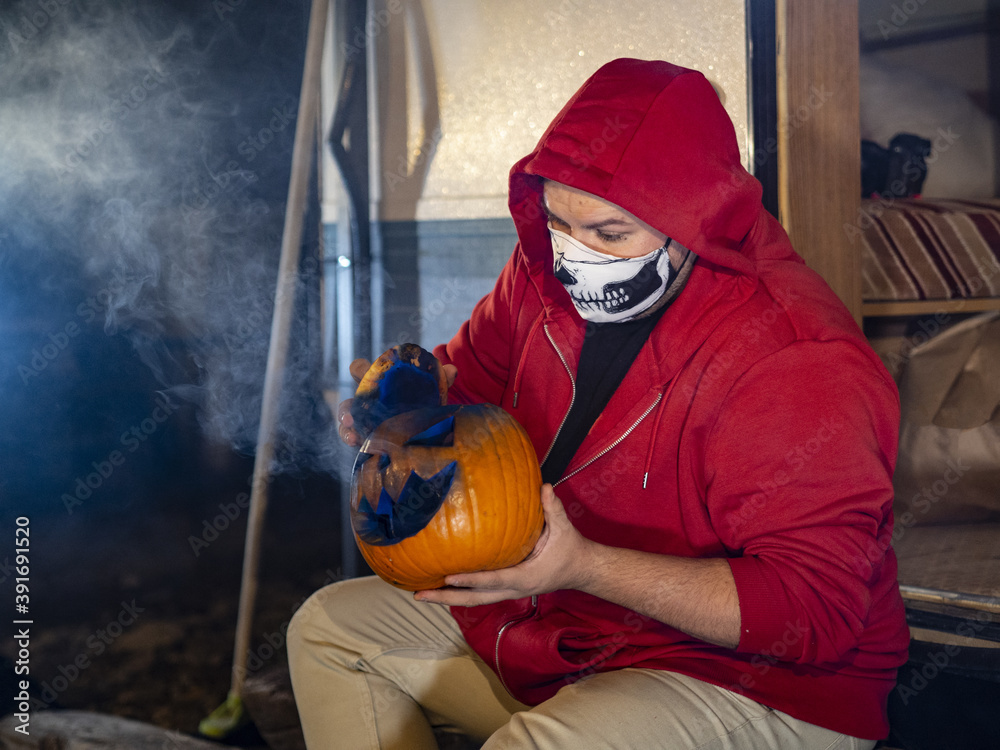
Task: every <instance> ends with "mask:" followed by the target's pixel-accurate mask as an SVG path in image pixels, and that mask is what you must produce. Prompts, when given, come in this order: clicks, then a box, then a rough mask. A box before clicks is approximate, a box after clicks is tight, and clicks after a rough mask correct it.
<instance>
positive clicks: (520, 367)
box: [511, 313, 545, 409]
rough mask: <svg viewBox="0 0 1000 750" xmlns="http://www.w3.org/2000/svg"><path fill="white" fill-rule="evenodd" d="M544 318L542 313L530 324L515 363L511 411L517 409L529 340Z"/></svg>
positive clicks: (529, 347)
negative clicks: (519, 355) (518, 357)
mask: <svg viewBox="0 0 1000 750" xmlns="http://www.w3.org/2000/svg"><path fill="white" fill-rule="evenodd" d="M544 318H545V314H544V313H541V314H539V316H538V317H537V318H535V322H534V323H532V324H531V328H530V329H528V338H527V339H526V340H525V342H524V346H522V347H521V357H520V359H518V361H517V369H516V370H515V371H514V397H513V401H512V402H511V408H512V409H516V408H517V398H518V394H519V392H520V390H521V376H522V373H523V372H524V369H525V366H526V363H527V360H528V352H529V351H531V340H532V339H533V338H534V337H535V334H536V333H537V332H538V329H539V328H540V327H541V325H542V320H543V319H544Z"/></svg>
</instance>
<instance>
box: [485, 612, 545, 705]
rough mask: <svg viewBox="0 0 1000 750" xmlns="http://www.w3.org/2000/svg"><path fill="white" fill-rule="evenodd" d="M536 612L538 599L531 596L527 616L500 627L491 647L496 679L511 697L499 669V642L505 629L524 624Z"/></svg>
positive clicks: (509, 621)
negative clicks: (520, 623) (497, 678)
mask: <svg viewBox="0 0 1000 750" xmlns="http://www.w3.org/2000/svg"><path fill="white" fill-rule="evenodd" d="M537 611H538V597H537V596H535V595H532V597H531V611H530V612H528V613H527V614H524V615H521V616H520V617H515V618H514V619H513V620H508V621H507V622H505V623H504V624H503V625H502V626H501V628H500V630H498V631H497V641H496V645H495V646H494V647H493V663H494V664H496V667H497V677H499V678H500V684H501V685H503V689H504V690H506V691H507V692H508V693H510V694H511V695H514V694H513V693H511V692H510V688H509V687H507V681H506V680H505V679H504V677H503V670H502V669H501V668H500V641H501V640H502V639H503V634H504V633H506V632H507V628H509V627H510V626H511V625H516V624H517V623H519V622H524V621H525V620H527V619H530V618H532V617H534V616H535V612H537Z"/></svg>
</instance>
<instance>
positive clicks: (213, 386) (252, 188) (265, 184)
mask: <svg viewBox="0 0 1000 750" xmlns="http://www.w3.org/2000/svg"><path fill="white" fill-rule="evenodd" d="M307 22H308V4H307V3H303V2H301V0H300V1H298V2H293V0H281V1H277V2H267V3H263V2H258V3H252V2H247V1H245V0H220V1H218V2H214V3H205V2H188V3H185V2H174V3H169V4H167V3H162V2H156V1H154V0H148V1H142V0H132V1H129V0H23V1H22V2H14V3H6V4H5V5H4V7H3V9H2V10H0V91H2V92H3V100H2V101H3V103H2V106H0V165H2V170H0V224H2V226H3V231H2V232H0V259H6V260H9V257H10V256H18V263H17V266H18V267H19V268H30V269H32V271H33V273H32V277H33V278H34V279H37V283H40V284H42V285H43V286H44V287H46V288H49V289H60V288H62V289H65V290H66V293H67V294H70V295H73V294H75V295H77V296H78V297H79V304H78V305H77V307H76V311H77V314H78V315H79V316H81V318H82V319H83V320H89V319H92V318H97V319H98V323H96V324H97V325H103V327H104V330H105V332H106V333H107V334H108V335H120V336H125V337H127V338H128V340H129V341H130V342H131V343H132V345H133V347H134V348H135V351H136V352H137V354H138V356H139V357H140V358H141V359H142V361H143V362H144V363H146V364H147V365H148V366H149V367H150V368H151V370H152V372H153V373H154V374H155V376H156V377H157V379H158V380H159V381H160V382H161V383H162V384H163V386H164V388H165V390H166V391H167V392H168V393H169V394H171V395H173V396H176V397H178V398H184V399H188V400H192V401H195V402H196V403H197V404H198V406H199V419H200V420H201V422H202V424H203V427H204V429H205V431H206V434H207V435H208V436H209V437H210V438H211V439H212V440H215V441H227V442H228V443H230V444H231V445H233V446H234V447H235V448H237V449H238V450H244V451H249V450H252V449H253V447H254V442H255V440H256V437H257V428H258V423H259V414H260V405H261V391H262V385H263V374H264V368H265V362H266V357H267V349H268V339H269V333H270V324H271V317H272V307H273V299H274V288H275V276H276V271H277V263H278V256H279V253H280V243H281V231H282V225H283V222H284V200H285V194H286V191H287V187H288V174H289V165H290V161H291V145H292V142H293V139H294V129H295V124H296V123H295V116H296V110H297V96H298V88H299V83H300V79H301V70H302V53H303V50H304V40H305V32H306V25H307ZM306 237H307V240H310V235H309V233H308V231H307V234H306ZM317 246H318V238H317V237H316V236H315V235H313V236H312V237H311V244H310V245H309V246H308V247H307V253H306V262H305V263H304V264H303V273H302V274H301V276H300V279H299V289H298V292H299V294H298V299H299V300H300V302H299V304H298V306H297V315H298V319H297V320H296V321H295V322H294V323H293V327H292V330H293V337H294V339H295V341H294V344H293V347H292V351H291V352H290V356H289V365H288V370H287V372H286V381H285V396H284V401H283V403H282V421H281V425H280V432H281V433H282V435H283V439H284V441H285V442H286V444H288V445H290V446H291V447H292V449H290V450H285V451H283V452H282V455H283V456H285V465H284V466H279V467H275V470H285V469H293V468H304V467H303V465H302V464H303V463H304V462H307V461H308V462H312V463H313V466H314V467H315V464H316V462H318V463H319V464H320V468H328V466H324V464H325V462H326V461H327V460H328V459H329V461H330V466H332V465H333V463H334V461H333V456H332V455H326V453H327V450H328V449H327V448H326V447H324V446H328V445H329V444H330V441H329V440H328V436H327V434H326V433H327V431H328V430H329V429H330V427H329V425H328V424H326V420H325V417H324V409H325V407H324V406H323V404H322V400H321V397H320V395H319V392H318V384H319V373H318V368H319V366H320V364H319V363H320V362H321V357H320V355H319V353H318V352H317V351H316V347H317V346H318V345H319V340H320V337H319V335H318V330H317V329H318V315H317V305H316V298H317V296H316V289H317V286H318V285H317V283H316V279H317V274H318V273H319V260H318V257H317V256H318V253H317V252H316V248H317ZM4 256H7V257H6V258H4ZM81 288H82V289H83V290H84V293H83V295H82V296H80V292H79V290H80V289H81ZM329 450H332V448H331V449H329Z"/></svg>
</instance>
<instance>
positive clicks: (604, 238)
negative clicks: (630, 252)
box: [597, 232, 628, 242]
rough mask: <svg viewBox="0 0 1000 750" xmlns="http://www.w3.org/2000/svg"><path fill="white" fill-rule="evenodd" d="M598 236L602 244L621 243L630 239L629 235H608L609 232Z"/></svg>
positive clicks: (600, 233)
mask: <svg viewBox="0 0 1000 750" xmlns="http://www.w3.org/2000/svg"><path fill="white" fill-rule="evenodd" d="M597 236H598V238H599V239H600V240H601V241H602V242H621V241H622V240H624V239H625V238H626V237H628V235H627V234H608V233H607V232H598V233H597Z"/></svg>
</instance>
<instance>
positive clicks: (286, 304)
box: [230, 0, 329, 696]
mask: <svg viewBox="0 0 1000 750" xmlns="http://www.w3.org/2000/svg"><path fill="white" fill-rule="evenodd" d="M328 9H329V0H313V3H312V10H311V12H310V15H309V35H308V39H307V42H306V58H305V67H304V70H303V72H302V88H301V91H300V93H299V110H298V118H297V120H296V122H295V143H294V146H293V148H292V173H291V178H290V180H289V185H288V204H287V205H286V207H285V228H284V232H283V233H282V236H281V260H280V262H279V265H278V283H277V289H276V290H275V295H274V317H273V318H272V320H271V342H270V346H269V349H268V352H267V369H266V371H265V373H264V397H263V399H264V400H263V402H262V403H261V409H260V429H259V432H258V434H257V454H256V457H255V459H254V466H253V484H252V486H251V489H250V509H249V513H248V519H247V535H246V543H245V544H244V547H243V579H242V582H241V584H240V605H239V612H238V613H237V616H236V645H235V647H234V649H233V672H232V682H231V684H230V695H236V696H241V695H242V694H243V683H244V681H245V680H246V676H247V674H246V666H247V652H248V651H249V650H250V635H251V630H252V627H253V611H254V605H255V603H256V600H257V570H258V567H259V562H260V540H261V534H262V532H263V527H264V516H265V514H266V511H267V490H268V480H269V475H270V469H271V460H272V459H273V457H274V437H275V431H276V428H277V422H278V401H279V398H280V396H281V387H282V379H283V374H284V369H285V357H286V355H287V353H288V337H289V332H290V330H291V324H292V313H293V309H294V302H295V284H296V281H297V278H298V267H299V249H300V245H301V243H302V223H303V221H304V220H305V209H306V200H307V198H308V192H309V170H310V167H311V166H312V156H313V155H312V147H313V138H314V136H315V130H316V116H317V98H318V97H317V92H318V90H319V76H320V66H321V63H322V59H323V41H324V38H325V35H326V24H327V15H328Z"/></svg>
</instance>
